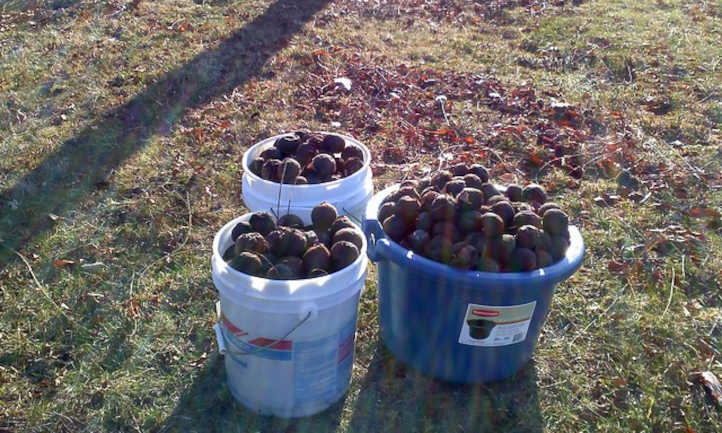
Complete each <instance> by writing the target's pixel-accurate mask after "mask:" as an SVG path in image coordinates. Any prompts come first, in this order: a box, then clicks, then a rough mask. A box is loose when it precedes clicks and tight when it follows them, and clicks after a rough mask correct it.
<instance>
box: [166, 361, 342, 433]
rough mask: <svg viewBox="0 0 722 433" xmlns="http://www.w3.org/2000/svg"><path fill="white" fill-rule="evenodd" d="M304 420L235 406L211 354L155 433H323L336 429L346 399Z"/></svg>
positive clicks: (218, 363)
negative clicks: (267, 414) (265, 413)
mask: <svg viewBox="0 0 722 433" xmlns="http://www.w3.org/2000/svg"><path fill="white" fill-rule="evenodd" d="M346 398H347V397H346V396H344V397H343V398H341V400H340V401H338V402H337V403H335V404H334V405H333V406H331V407H330V408H328V409H326V410H325V411H323V412H321V413H319V414H317V415H314V416H310V417H306V418H298V419H293V418H291V419H283V418H275V417H270V416H262V415H258V414H256V413H254V412H251V411H249V410H246V409H244V408H243V407H242V406H241V405H240V404H238V403H236V401H235V400H234V399H233V396H232V395H231V393H230V392H229V391H228V386H227V384H226V370H225V368H224V366H223V357H222V356H219V355H218V354H217V353H214V354H213V355H212V356H211V357H210V358H209V360H208V361H207V362H206V365H205V367H204V368H203V371H202V372H201V373H200V374H199V375H198V377H197V378H196V380H195V382H194V383H193V385H191V387H190V388H189V389H188V390H187V391H186V392H185V393H184V394H183V396H182V397H181V399H180V400H179V401H178V404H177V405H176V407H175V409H174V410H173V413H172V414H171V415H170V416H169V417H168V418H167V419H166V420H165V422H164V424H163V426H162V427H160V428H158V429H157V430H154V431H157V432H159V433H160V432H199V433H200V432H204V433H215V432H239V433H241V432H288V433H290V432H293V433H302V432H308V433H311V432H313V433H324V432H334V431H336V430H337V428H338V425H339V423H340V421H341V415H342V411H343V406H344V402H345V399H346Z"/></svg>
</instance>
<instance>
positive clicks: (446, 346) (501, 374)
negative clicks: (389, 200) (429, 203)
mask: <svg viewBox="0 0 722 433" xmlns="http://www.w3.org/2000/svg"><path fill="white" fill-rule="evenodd" d="M396 188H397V186H393V187H390V188H387V189H385V190H383V191H381V192H379V193H377V194H376V195H375V196H374V197H373V198H372V199H371V201H370V202H369V205H368V207H367V210H366V217H365V219H364V223H363V228H364V232H365V233H366V237H367V239H368V250H367V252H368V256H369V258H370V259H371V260H372V261H374V262H376V264H377V266H378V293H379V322H380V328H381V337H382V339H383V341H384V343H385V344H386V346H387V347H388V348H389V349H390V350H391V352H392V353H393V354H394V355H395V356H396V357H397V358H398V359H399V360H401V361H403V362H406V363H407V364H409V365H411V366H413V367H415V368H417V369H419V370H420V371H421V372H422V373H424V374H427V375H429V376H432V377H435V378H438V379H442V380H447V381H451V382H462V383H479V382H489V381H494V380H500V379H504V378H506V377H509V376H511V375H513V374H514V373H516V372H517V371H518V370H519V369H520V368H521V367H522V366H524V364H526V363H527V362H528V361H529V359H530V358H531V356H532V353H533V352H534V347H535V346H536V342H537V340H538V338H539V330H540V329H541V327H542V325H543V324H544V320H545V319H546V316H547V313H548V311H549V304H550V303H551V299H552V295H553V294H554V288H555V286H556V284H557V283H559V282H561V281H564V280H566V279H567V278H569V277H570V276H571V275H572V274H573V273H574V272H575V271H576V270H577V269H578V268H579V267H580V266H581V262H582V258H583V256H584V241H583V239H582V236H581V234H580V233H579V230H578V229H577V228H576V227H573V226H572V227H570V228H569V232H570V235H571V238H570V247H569V249H568V250H567V253H566V257H564V258H563V259H562V260H560V261H558V262H556V263H555V264H553V265H552V266H548V267H546V268H543V269H538V270H535V271H531V272H516V273H489V272H477V271H459V270H456V269H453V268H451V267H449V266H446V265H443V264H440V263H437V262H435V261H432V260H429V259H427V258H425V257H422V256H419V255H418V254H414V252H413V251H410V250H407V249H405V248H403V247H401V246H400V245H398V244H397V243H395V242H394V241H392V240H391V239H389V238H387V237H386V235H385V233H384V231H383V229H382V227H381V224H380V223H379V221H378V219H377V213H378V209H379V207H380V205H381V203H382V201H383V199H384V198H385V197H386V196H387V195H388V194H389V193H391V192H393V191H394V190H395V189H396Z"/></svg>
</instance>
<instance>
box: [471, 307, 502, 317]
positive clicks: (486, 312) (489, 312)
mask: <svg viewBox="0 0 722 433" xmlns="http://www.w3.org/2000/svg"><path fill="white" fill-rule="evenodd" d="M471 314H473V315H474V316H481V317H497V316H498V315H499V312H498V311H496V310H482V309H481V308H474V309H473V310H471Z"/></svg>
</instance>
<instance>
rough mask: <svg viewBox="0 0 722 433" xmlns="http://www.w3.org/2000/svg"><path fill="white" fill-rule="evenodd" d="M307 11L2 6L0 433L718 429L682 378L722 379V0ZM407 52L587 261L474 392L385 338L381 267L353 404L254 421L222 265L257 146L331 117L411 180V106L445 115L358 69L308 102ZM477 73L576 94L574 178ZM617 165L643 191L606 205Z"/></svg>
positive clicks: (221, 4) (368, 305)
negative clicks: (520, 346)
mask: <svg viewBox="0 0 722 433" xmlns="http://www.w3.org/2000/svg"><path fill="white" fill-rule="evenodd" d="M296 3H297V2H291V1H284V0H279V1H277V2H273V3H272V2H269V1H260V0H258V1H256V0H254V1H250V2H243V3H234V2H226V1H223V0H217V1H200V0H197V1H193V2H191V1H181V0H163V1H156V2H142V1H141V2H128V3H126V2H120V1H116V2H93V1H84V0H80V1H63V2H58V1H55V2H40V1H35V2H18V1H11V2H8V3H6V4H5V5H3V6H0V53H2V54H0V56H2V57H0V137H2V138H0V154H1V155H2V158H0V188H1V189H2V191H3V193H2V195H0V239H2V244H3V248H1V249H0V296H1V300H0V400H2V404H0V431H8V432H25V431H73V432H75V431H239V432H241V431H243V432H246V431H286V432H291V431H299V432H300V431H348V432H359V431H409V432H411V431H419V432H433V431H482V430H485V429H492V428H493V429H495V430H498V431H510V432H512V431H513V432H516V431H659V432H662V431H665V432H667V431H678V432H691V431H694V432H712V431H718V429H719V426H720V425H722V418H721V414H720V409H719V408H716V407H715V406H714V405H713V404H712V403H711V402H710V401H709V399H707V398H706V397H705V394H704V391H703V390H702V388H701V387H700V386H699V385H697V384H695V383H694V382H693V380H692V379H691V378H690V374H691V373H692V372H695V371H704V370H710V371H712V372H714V373H715V374H716V375H717V376H718V377H720V376H722V363H721V362H720V357H721V356H722V354H721V353H720V347H722V323H721V322H722V319H721V317H722V294H721V293H722V292H721V291H720V284H721V281H720V275H719V270H720V269H722V255H721V253H720V251H722V237H721V236H720V227H721V226H720V219H719V212H720V211H722V188H721V186H722V178H720V175H719V173H720V169H721V168H722V167H720V165H721V162H720V161H722V153H721V152H722V141H721V136H720V113H722V99H721V98H722V79H721V78H720V77H721V75H720V73H719V72H720V68H722V63H721V62H720V56H719V49H718V47H719V46H720V45H721V44H722V34H721V33H720V28H722V25H721V24H722V8H721V7H720V6H719V4H717V3H715V2H689V1H684V0H657V1H652V0H640V1H637V2H629V1H622V0H617V1H615V0H609V1H601V0H592V1H585V2H581V4H579V5H572V4H569V3H570V2H567V3H568V4H566V5H564V6H559V7H553V6H549V5H548V4H547V7H545V8H543V9H540V10H538V11H537V10H535V9H534V8H529V7H524V6H519V5H511V6H510V7H507V8H502V9H498V10H496V9H495V10H494V11H489V10H486V9H475V5H466V4H465V3H463V2H446V3H444V4H443V5H442V2H431V3H430V4H431V5H432V6H436V7H439V8H440V9H439V10H438V11H436V12H434V11H433V10H430V11H423V10H421V9H419V8H418V7H413V4H412V2H407V1H400V2H397V4H396V6H397V7H400V8H401V13H398V10H399V9H397V8H388V7H386V6H373V5H372V4H367V5H365V7H366V9H365V8H364V7H363V6H362V5H363V4H362V3H359V2H351V1H339V2H323V1H315V2H305V3H304V6H306V7H305V8H301V7H296V6H294V5H295V4H296ZM510 3H511V2H510ZM535 4H538V3H535ZM457 6H458V8H459V9H458V10H457V9H455V8H456V7H457ZM477 6H478V5H477ZM269 8H270V9H269ZM369 8H370V9H369ZM459 11H460V12H459ZM446 12H449V13H446ZM461 12H463V14H462V13H461ZM492 12H493V13H492ZM239 29H241V30H239ZM319 50H320V51H319ZM321 52H323V54H314V53H321ZM355 56H356V57H355ZM354 58H357V59H360V62H359V63H358V65H359V66H355V63H354ZM402 64H403V65H405V66H406V67H408V68H410V69H411V70H413V71H426V73H428V74H431V75H433V76H434V77H437V76H438V77H442V78H443V79H442V80H441V81H442V82H441V83H440V84H438V87H432V88H431V90H430V91H431V92H436V91H438V92H442V91H443V92H445V94H446V95H447V96H448V97H449V103H448V106H447V112H448V115H449V118H450V122H451V123H452V125H453V126H454V128H455V129H456V130H458V131H463V132H464V133H465V134H467V135H469V136H471V137H474V138H475V139H476V141H477V143H479V145H480V146H481V147H480V148H479V149H480V150H478V151H474V152H475V153H474V154H475V155H476V158H478V159H479V161H480V162H482V163H484V164H486V165H488V166H490V167H491V169H492V171H493V173H494V174H495V175H496V176H502V175H504V176H505V177H504V179H517V180H520V181H521V180H525V179H532V178H538V179H539V180H540V181H541V182H543V183H544V184H545V185H547V186H548V188H549V189H550V192H551V194H552V196H553V197H554V199H555V200H556V201H559V202H561V203H562V204H563V205H564V206H565V207H566V208H568V209H570V213H571V215H572V220H573V221H574V223H575V224H577V225H578V226H580V228H581V230H582V232H583V234H584V236H585V240H586V242H587V257H586V259H585V263H584V267H583V268H582V270H581V271H580V272H578V273H577V274H576V275H575V276H574V277H572V278H571V279H570V280H569V281H568V282H566V283H564V284H562V285H560V286H559V287H558V288H557V294H556V296H555V298H554V300H553V305H552V308H551V311H550V314H549V317H548V318H547V321H546V323H545V326H544V329H543V333H542V336H541V338H540V342H539V345H538V347H537V349H536V351H535V355H534V360H533V361H532V362H531V363H530V364H529V365H528V366H527V367H525V368H524V369H523V370H522V371H521V372H520V373H519V374H518V375H517V376H515V377H514V378H513V379H510V380H507V381H504V382H501V383H496V384H488V385H485V386H468V387H465V386H453V385H449V384H444V383H440V382H436V381H432V380H430V379H427V378H424V377H422V376H420V375H418V374H417V373H416V372H414V371H413V370H410V369H408V368H407V367H405V366H403V365H401V364H399V363H398V362H396V361H395V360H394V358H393V357H392V356H391V355H390V354H389V353H388V352H387V351H386V350H385V349H384V347H383V344H382V343H381V342H380V339H379V335H378V321H377V317H376V287H375V283H374V277H375V275H374V273H373V266H372V267H371V269H372V272H371V276H370V278H369V282H368V284H367V287H366V291H365V292H364V295H363V298H362V302H361V307H360V313H359V328H358V331H357V345H356V360H355V364H354V373H353V380H352V384H351V389H350V391H349V393H348V395H347V396H346V397H345V398H344V399H343V400H342V401H341V402H339V403H338V404H337V405H335V406H334V407H332V408H331V409H329V410H328V411H325V412H323V413H322V414H319V415H316V416H314V417H311V418H307V419H302V420H296V421H288V420H279V419H273V418H265V417H260V416H257V415H254V414H252V413H250V412H248V411H245V410H244V409H242V408H240V407H239V406H238V405H236V404H235V403H234V402H233V399H232V397H231V395H230V394H229V392H228V391H227V389H226V388H225V378H224V368H223V362H222V358H220V357H219V356H218V355H216V348H215V342H214V341H213V339H214V335H213V332H212V329H211V327H212V325H213V323H214V320H215V319H214V314H215V312H214V305H213V304H214V301H215V299H216V297H215V294H214V292H213V291H212V282H211V280H210V272H209V265H208V258H209V254H210V243H211V240H212V237H213V235H214V233H215V231H216V230H217V229H219V228H220V227H221V226H222V225H223V224H224V222H226V221H228V220H229V219H230V218H232V217H233V216H236V215H238V214H240V213H243V212H245V210H244V207H243V204H242V201H241V199H240V189H241V186H240V158H241V155H242V152H243V150H244V149H245V148H246V147H247V146H249V145H250V144H252V143H253V142H255V141H256V140H257V139H259V138H262V137H265V136H268V135H272V134H274V133H276V132H277V131H280V130H290V129H295V128H298V127H301V126H305V127H310V128H323V129H329V128H335V127H334V126H329V125H330V124H331V122H338V124H339V125H340V126H337V128H338V129H340V130H345V131H350V132H351V133H352V134H354V135H356V136H357V137H359V138H360V139H362V140H363V141H364V142H365V143H367V144H369V145H370V146H371V148H372V150H373V151H374V156H375V169H376V172H377V176H376V186H377V188H381V187H382V186H383V185H385V184H387V183H391V182H393V181H394V180H395V179H396V176H397V173H398V172H399V169H401V168H402V167H396V166H395V165H394V161H392V160H386V159H385V155H387V154H388V149H389V148H393V147H398V148H401V149H403V150H404V151H405V152H407V154H408V155H411V156H408V155H407V160H406V161H405V162H406V163H407V165H406V166H407V167H408V169H407V170H408V171H407V172H406V175H412V174H415V173H416V172H418V171H420V170H423V169H424V168H425V167H427V168H428V167H430V166H431V165H432V164H436V157H437V154H438V152H439V149H438V148H437V147H434V146H430V147H429V146H427V147H424V146H423V145H422V144H423V143H421V141H423V140H421V141H419V140H416V141H415V140H412V139H409V138H407V136H406V135H405V134H406V131H408V130H411V129H410V128H408V126H406V125H407V124H409V122H408V120H409V117H408V116H409V114H408V113H409V112H411V111H413V110H416V109H418V110H422V112H423V113H424V116H423V117H422V119H421V120H420V123H419V124H418V128H417V129H416V130H418V131H422V129H423V128H428V129H434V130H435V129H438V128H440V127H441V126H443V125H444V124H445V123H444V118H443V116H442V114H441V113H440V112H439V111H440V110H438V108H437V105H435V104H436V103H435V102H433V98H432V99H431V100H429V99H424V98H425V96H424V95H423V94H422V93H421V92H416V91H414V90H413V89H412V88H411V87H407V84H408V83H407V82H405V81H403V80H400V81H399V82H395V83H393V85H389V88H385V87H383V88H382V87H379V88H381V92H382V94H384V95H386V94H388V92H390V91H391V90H393V89H391V88H390V87H394V86H395V87H397V88H398V89H401V90H400V92H401V93H402V96H403V98H404V100H402V103H403V104H405V105H403V104H402V105H392V104H389V105H384V106H383V107H381V108H378V106H377V105H374V104H377V103H378V100H377V99H375V98H376V96H374V95H375V93H374V92H375V89H376V87H375V86H376V85H375V84H374V83H375V82H374V81H373V80H369V81H368V82H363V80H362V79H361V78H358V79H357V78H356V76H354V83H353V88H352V89H353V90H352V93H351V94H350V95H346V96H344V95H333V94H332V95H322V96H324V97H325V98H327V100H328V102H327V103H326V102H324V103H321V102H319V100H318V98H317V96H318V95H319V89H320V88H321V87H322V86H323V85H324V84H326V82H325V81H324V80H332V79H333V78H334V77H335V76H336V74H342V73H349V74H350V73H358V74H360V73H361V72H364V73H369V74H371V73H373V74H382V72H381V70H383V71H396V70H398V69H399V68H400V67H401V65H402ZM311 74H313V76H312V75H311ZM467 75H478V76H480V77H486V78H494V79H498V80H499V82H500V83H501V84H502V85H503V86H504V87H505V88H513V87H524V86H526V87H529V88H532V89H534V90H535V92H536V95H537V96H538V98H540V99H544V100H545V101H547V102H548V101H549V99H550V98H551V97H552V96H550V95H554V98H555V99H557V100H561V101H566V102H569V103H570V104H572V105H573V106H574V107H575V108H577V109H579V110H580V111H582V112H583V113H584V116H585V119H587V124H588V125H593V127H592V126H589V127H588V128H587V129H588V130H589V131H592V130H594V133H590V134H588V136H587V137H586V138H584V139H583V140H580V141H578V142H575V146H577V147H578V148H577V151H578V152H579V153H580V154H581V156H580V159H581V161H580V162H581V164H582V165H583V166H584V168H585V170H584V174H583V176H582V177H581V178H580V179H574V178H572V177H570V176H569V175H568V174H566V173H565V172H564V171H563V170H562V169H560V168H555V167H554V166H553V165H547V166H544V167H543V169H541V170H540V167H539V166H538V165H536V166H534V165H533V164H531V165H530V164H529V159H530V158H529V155H530V153H540V154H543V153H542V152H543V149H541V148H540V147H539V145H537V142H536V137H535V136H534V135H533V134H531V133H530V132H524V133H523V134H520V135H513V134H512V135H505V134H504V133H502V132H499V131H500V129H499V128H500V127H499V125H501V126H508V125H514V126H515V127H516V126H518V125H530V126H533V125H534V124H536V123H537V122H543V121H544V122H548V121H551V120H550V119H549V118H548V117H545V115H544V114H539V113H531V112H524V113H523V114H522V115H518V116H510V115H504V114H500V113H499V112H498V111H496V110H494V109H490V108H489V107H488V106H486V105H484V103H482V102H481V101H483V99H484V98H483V97H482V96H483V95H479V94H478V92H477V93H474V94H473V95H471V96H468V97H457V96H456V94H455V93H453V92H454V90H453V88H452V86H451V85H448V84H447V83H452V82H466V81H463V80H464V79H466V78H464V77H467ZM378 76H383V77H384V79H387V78H388V79H391V78H394V77H395V76H394V75H393V74H390V75H378ZM314 77H316V78H314ZM358 77H361V75H358ZM314 95H315V96H314ZM433 96H434V95H432V97H433ZM664 102H668V103H669V106H668V109H669V110H668V112H666V114H655V113H654V112H652V111H650V110H653V109H654V107H659V106H662V105H660V104H661V103H664ZM352 103H362V104H368V106H371V107H372V109H373V110H372V111H361V110H350V111H348V112H344V111H343V107H344V106H346V105H348V104H352ZM307 107H312V109H311V110H309V109H308V108H307ZM363 107H366V105H363ZM399 107H400V108H399ZM358 112H360V113H362V114H368V113H371V114H373V115H376V113H377V112H378V114H379V115H378V116H376V117H374V118H373V122H374V123H375V124H376V127H375V128H374V129H373V130H372V129H371V128H368V124H369V119H370V118H369V117H366V118H361V117H359V115H358ZM404 122H406V123H404ZM404 128H407V129H404ZM441 143H442V145H446V144H445V142H443V141H442V142H441ZM550 167H551V168H550ZM622 170H626V171H628V172H630V173H632V174H633V175H634V176H635V177H636V178H637V179H638V180H639V182H640V188H639V189H640V191H641V192H642V193H643V195H647V194H648V193H649V194H650V195H649V197H648V198H647V199H646V200H645V201H644V202H643V203H641V204H640V203H635V202H633V201H632V200H629V199H626V198H623V199H622V200H621V201H619V202H617V203H616V204H614V205H612V206H608V207H601V206H598V205H597V204H596V202H595V200H594V199H595V198H597V197H599V196H602V195H603V194H615V193H616V192H617V190H618V188H619V186H618V180H617V179H618V177H617V176H618V175H619V173H621V171H622ZM715 212H716V213H715ZM673 225H677V226H673ZM670 226H672V227H670ZM20 256H22V257H23V258H25V259H26V260H27V265H26V263H25V262H24V261H23V260H22V259H21V258H20ZM59 259H62V260H68V261H73V262H74V264H72V265H68V266H54V262H55V261H56V260H59ZM56 264H57V265H59V263H56ZM36 280H37V281H36Z"/></svg>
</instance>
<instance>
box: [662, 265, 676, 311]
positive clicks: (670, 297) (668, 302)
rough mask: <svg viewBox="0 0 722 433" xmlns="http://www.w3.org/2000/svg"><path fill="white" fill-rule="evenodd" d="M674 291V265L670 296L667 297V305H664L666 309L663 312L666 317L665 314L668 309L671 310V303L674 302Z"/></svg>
mask: <svg viewBox="0 0 722 433" xmlns="http://www.w3.org/2000/svg"><path fill="white" fill-rule="evenodd" d="M673 293H674V267H672V280H671V281H670V282H669V298H668V299H667V306H666V307H664V311H663V312H662V316H660V317H664V315H665V314H667V310H669V305H670V304H671V303H672V294H673Z"/></svg>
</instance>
